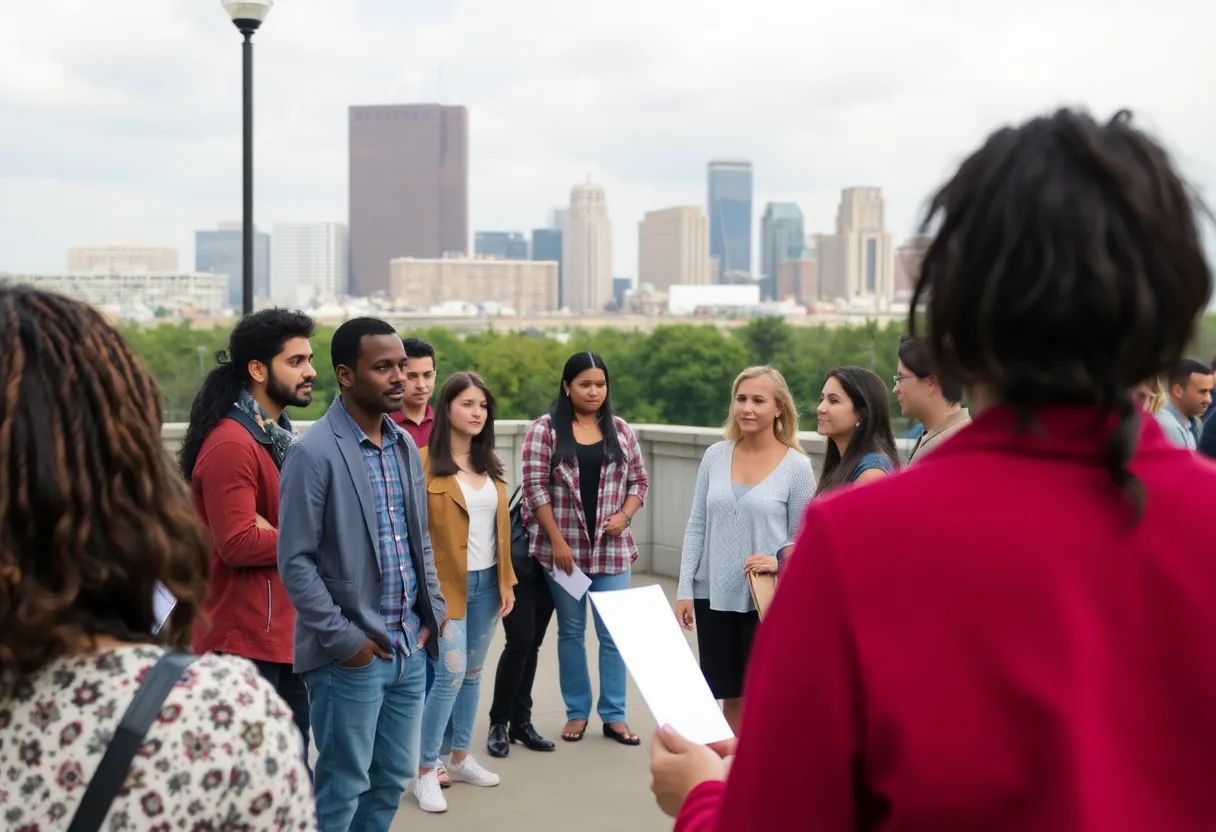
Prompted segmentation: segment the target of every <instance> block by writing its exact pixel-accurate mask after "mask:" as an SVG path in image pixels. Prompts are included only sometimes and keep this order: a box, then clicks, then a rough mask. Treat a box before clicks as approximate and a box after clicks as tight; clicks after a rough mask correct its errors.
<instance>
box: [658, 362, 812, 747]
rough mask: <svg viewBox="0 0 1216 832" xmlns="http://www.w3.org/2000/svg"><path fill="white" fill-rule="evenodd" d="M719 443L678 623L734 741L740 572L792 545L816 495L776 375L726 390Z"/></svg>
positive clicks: (750, 610)
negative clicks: (692, 643) (692, 633)
mask: <svg viewBox="0 0 1216 832" xmlns="http://www.w3.org/2000/svg"><path fill="white" fill-rule="evenodd" d="M725 433H726V439H725V440H723V441H722V442H718V443H717V444H714V445H711V446H710V447H709V448H708V449H706V451H705V456H704V457H703V458H702V459H701V467H700V469H699V470H698V471H697V484H696V490H695V492H694V493H693V501H692V513H691V514H690V515H689V518H688V528H687V530H686V531H685V532H684V551H683V554H682V556H681V558H680V585H679V591H678V593H677V595H676V598H677V601H676V616H677V617H678V618H679V619H680V624H681V625H683V626H684V628H685V629H689V630H691V629H693V626H694V623H695V625H696V631H697V645H698V649H699V652H700V656H701V672H702V673H704V674H705V680H706V681H707V682H708V683H709V687H710V690H712V691H713V692H714V696H715V697H716V698H718V699H721V700H722V706H723V711H724V712H725V714H726V719H727V722H729V723H730V726H731V728H732V729H733V730H735V731H736V732H737V731H738V729H739V721H740V717H741V714H742V712H743V677H744V674H745V673H746V670H747V659H748V655H749V653H750V651H751V643H752V637H753V636H754V635H755V632H756V624H757V623H758V621H759V616H758V615H757V613H756V608H755V605H754V604H753V603H752V597H751V592H750V590H749V589H748V580H747V572H748V571H749V570H751V569H752V568H753V566H754V565H755V564H756V563H757V561H758V560H759V559H765V560H771V558H770V556H769V555H767V554H760V553H767V552H772V551H775V550H776V549H777V548H778V547H779V546H781V545H782V544H783V543H785V542H786V541H787V540H792V539H793V538H794V535H795V532H796V531H797V529H798V523H799V521H800V520H801V518H802V512H803V510H804V509H805V508H806V504H807V503H808V502H809V501H810V499H811V496H812V495H813V494H814V493H815V474H814V471H813V469H812V467H811V461H810V459H809V458H808V457H807V456H806V454H805V453H803V451H802V448H801V446H800V445H799V444H798V410H797V408H795V406H794V399H793V397H792V396H791V395H790V390H789V387H788V386H787V385H786V383H785V379H784V378H783V377H782V376H781V373H779V372H777V371H776V370H774V369H773V368H772V367H749V368H747V369H746V370H744V371H743V372H741V373H740V374H739V376H738V378H736V379H735V383H734V386H733V387H732V389H731V406H730V417H729V418H728V419H727V421H726V426H725Z"/></svg>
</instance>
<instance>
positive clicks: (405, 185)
mask: <svg viewBox="0 0 1216 832" xmlns="http://www.w3.org/2000/svg"><path fill="white" fill-rule="evenodd" d="M468 246H469V116H468V111H467V110H466V109H465V108H464V107H444V106H441V105H439V104H387V105H378V106H370V107H351V108H350V294H351V295H353V296H357V297H366V296H369V295H372V294H375V293H377V292H385V291H388V289H389V286H390V282H389V279H390V269H389V262H390V261H392V260H393V259H394V258H397V257H422V258H438V257H443V256H445V255H449V254H453V253H456V254H465V253H467V252H468Z"/></svg>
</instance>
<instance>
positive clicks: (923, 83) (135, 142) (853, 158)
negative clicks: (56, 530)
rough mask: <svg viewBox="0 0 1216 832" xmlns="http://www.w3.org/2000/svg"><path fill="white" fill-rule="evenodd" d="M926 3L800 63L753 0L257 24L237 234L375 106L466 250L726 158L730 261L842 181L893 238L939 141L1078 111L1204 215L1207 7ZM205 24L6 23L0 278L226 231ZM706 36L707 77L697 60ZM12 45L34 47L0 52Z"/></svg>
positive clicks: (677, 183) (218, 110) (325, 216)
mask: <svg viewBox="0 0 1216 832" xmlns="http://www.w3.org/2000/svg"><path fill="white" fill-rule="evenodd" d="M947 5H948V4H945V3H944V2H928V3H927V4H923V5H921V6H918V7H917V8H916V9H915V10H914V11H911V10H910V11H907V12H903V11H899V10H896V9H894V8H891V9H883V8H882V4H873V3H871V4H863V6H865V8H863V7H862V6H855V7H850V8H849V9H845V10H842V12H841V15H840V20H835V19H834V20H833V33H832V36H831V37H822V38H818V39H816V41H815V44H816V45H815V48H814V49H808V48H806V47H807V41H806V32H807V31H822V21H821V20H819V19H818V16H817V15H816V13H815V12H814V10H813V9H801V8H799V9H794V10H790V9H788V8H787V7H786V5H785V4H780V5H779V4H778V3H777V2H776V0H757V2H756V3H754V4H752V5H751V6H749V7H748V13H747V15H734V16H726V17H724V16H722V15H719V14H718V11H719V10H720V9H719V6H720V7H721V9H726V8H728V7H727V6H726V5H725V4H719V3H714V2H710V3H708V4H706V3H698V4H692V3H689V2H685V0H669V2H667V3H664V4H651V6H648V7H647V17H646V24H645V25H641V24H640V23H638V21H637V20H632V22H631V20H630V19H627V18H629V16H628V15H606V16H605V15H602V14H594V15H584V14H582V13H581V12H578V11H577V10H574V9H572V8H570V7H568V6H565V5H562V4H558V3H555V2H541V0H529V1H528V2H522V3H517V4H508V5H497V4H491V3H488V2H484V0H483V1H481V2H460V3H455V4H453V5H451V6H450V7H444V8H442V9H439V8H415V7H409V8H403V7H402V6H401V5H400V4H394V3H389V2H387V0H352V2H351V3H350V4H348V5H347V6H344V7H343V9H342V10H340V11H339V10H337V9H334V8H332V7H327V6H324V5H323V4H295V5H280V6H279V7H277V8H276V11H275V15H274V16H273V17H272V18H271V19H270V20H269V21H268V23H267V25H266V27H265V30H264V31H263V32H261V33H260V34H259V38H258V45H257V52H258V58H257V60H258V72H257V76H256V78H255V83H256V85H257V93H256V99H255V102H256V114H255V129H256V136H257V147H256V156H255V158H256V165H257V182H256V187H255V198H256V212H255V217H256V220H257V223H258V225H259V227H260V228H263V229H269V228H271V227H273V226H274V225H275V224H276V223H280V222H291V221H336V222H343V221H345V220H346V218H347V215H348V206H347V197H346V189H347V187H348V183H347V148H346V127H347V123H346V117H345V115H346V108H347V107H348V106H350V105H356V104H362V103H377V102H382V103H414V102H419V103H425V102H439V103H441V104H445V105H447V104H452V105H461V106H465V107H467V108H468V112H469V131H470V132H469V148H470V160H469V183H470V184H469V236H470V238H471V234H472V232H473V231H474V230H496V229H508V230H516V229H518V230H521V231H525V232H526V231H527V230H529V229H533V228H538V227H541V226H543V225H544V224H545V223H546V221H547V216H548V212H549V210H550V209H551V208H552V207H553V206H554V205H558V204H561V203H562V202H563V201H564V199H565V195H566V194H568V193H569V188H570V187H571V185H572V184H573V183H576V182H579V181H584V180H585V179H586V177H587V176H588V175H590V176H591V177H592V178H593V179H594V180H595V181H596V182H599V183H601V184H602V185H603V186H604V188H605V190H606V192H607V194H608V197H609V199H610V201H611V203H612V215H613V220H614V223H615V224H617V225H618V226H619V227H621V228H627V227H631V226H632V225H633V224H634V223H636V222H638V221H639V220H640V219H641V218H642V216H643V215H644V214H645V213H646V212H647V211H649V210H654V209H656V208H660V207H663V206H667V205H682V204H703V203H704V192H705V179H704V175H705V174H704V172H705V165H706V163H707V162H708V161H709V160H711V159H714V158H719V157H736V156H737V157H742V158H745V159H748V160H750V161H751V162H752V163H753V165H754V170H755V189H754V203H753V205H754V207H753V221H752V223H751V233H752V236H753V241H754V242H753V249H757V245H756V241H757V240H758V234H759V229H758V215H759V213H760V211H761V210H762V206H763V205H764V204H765V203H768V202H795V203H797V204H798V205H799V206H800V207H801V208H802V210H803V212H804V215H805V225H806V229H807V231H808V232H816V233H828V232H831V231H832V229H833V226H834V223H833V218H834V214H835V210H836V207H837V203H838V199H839V193H840V191H841V190H842V189H844V188H847V187H853V186H866V185H873V186H878V187H881V188H882V189H883V193H884V197H885V198H886V202H887V229H888V231H889V232H890V233H891V234H892V235H893V237H894V239H895V240H896V242H897V243H898V242H900V241H902V240H904V239H907V238H908V237H910V236H912V234H913V233H914V232H915V228H916V226H915V218H916V215H917V212H918V209H919V208H920V207H921V205H922V204H923V201H924V200H925V198H926V197H927V196H928V195H929V193H930V192H931V190H932V189H933V187H935V186H936V185H937V184H939V183H940V181H941V179H942V177H943V176H944V175H945V174H946V173H947V172H948V171H949V170H950V169H951V168H952V166H953V165H955V164H957V162H958V161H959V160H960V154H961V153H962V152H963V151H964V150H965V149H966V148H967V147H969V146H971V145H973V144H974V143H975V142H976V141H978V140H979V139H980V138H981V137H982V136H983V135H984V134H986V133H987V132H990V131H991V130H992V129H994V128H995V127H997V126H999V125H1000V124H1002V123H1005V122H1008V121H1012V120H1017V119H1021V118H1023V117H1025V116H1027V115H1030V114H1033V113H1035V112H1040V111H1043V110H1046V109H1050V108H1052V107H1055V106H1059V105H1061V104H1076V103H1081V104H1085V105H1087V106H1089V107H1090V108H1091V109H1092V110H1093V111H1094V113H1095V114H1096V115H1097V116H1099V117H1106V116H1108V115H1110V113H1111V112H1113V111H1114V110H1115V109H1117V108H1119V107H1122V106H1129V107H1131V108H1132V109H1133V110H1134V111H1136V112H1137V114H1138V116H1139V117H1140V121H1141V123H1143V124H1144V125H1145V126H1147V127H1149V128H1150V129H1152V130H1153V131H1154V132H1156V133H1157V134H1158V135H1160V136H1161V137H1162V138H1163V139H1164V140H1165V142H1166V143H1167V145H1168V146H1169V147H1170V149H1171V150H1172V151H1173V152H1174V153H1175V155H1176V157H1177V158H1178V160H1179V162H1180V165H1181V167H1182V169H1183V171H1184V172H1185V173H1186V174H1187V175H1188V176H1189V177H1190V178H1191V179H1192V180H1193V181H1194V183H1195V184H1196V185H1197V186H1198V188H1199V189H1200V191H1201V192H1204V193H1206V194H1207V196H1208V199H1209V201H1216V197H1213V193H1216V116H1214V115H1213V114H1212V113H1210V112H1208V110H1207V108H1202V107H1195V106H1194V100H1195V95H1196V93H1197V92H1201V91H1205V90H1206V89H1207V88H1209V87H1210V86H1211V83H1212V82H1213V81H1216V66H1214V65H1213V64H1212V62H1210V61H1208V60H1206V58H1205V57H1204V56H1205V55H1206V44H1205V42H1204V33H1205V32H1208V31H1211V29H1212V27H1213V26H1214V25H1216V9H1213V8H1212V7H1209V6H1207V5H1205V4H1201V3H1197V2H1183V0H1174V2H1166V3H1165V4H1164V5H1163V6H1162V7H1161V8H1158V9H1155V10H1153V11H1152V12H1147V11H1146V12H1143V13H1138V12H1137V11H1136V10H1135V9H1133V8H1131V7H1130V6H1126V5H1118V4H1115V5H1113V6H1112V7H1111V8H1109V9H1104V11H1103V13H1102V16H1101V25H1094V24H1095V18H1094V17H1093V9H1092V7H1091V6H1090V5H1089V4H1087V3H1083V2H1080V1H1079V0H1072V1H1071V2H1065V3H1063V4H1061V5H1054V6H1051V7H1050V8H1049V7H1048V6H1046V5H1042V4H1031V5H1030V6H1029V7H1025V8H1023V7H1018V8H1011V7H1007V5H1003V4H996V3H982V2H981V3H975V4H971V5H970V6H969V7H968V11H967V13H966V14H961V15H960V14H957V13H955V12H953V11H951V9H949V8H947ZM69 6H71V8H72V12H71V13H70V14H69V13H67V9H68V8H69ZM216 6H217V8H211V7H210V4H205V3H204V4H195V3H189V2H186V0H166V2H164V3H160V4H154V5H153V6H152V7H149V9H148V10H147V14H146V16H145V17H144V18H143V19H142V21H141V26H142V28H143V29H144V30H145V31H146V32H147V33H148V35H149V36H148V37H147V38H141V39H137V40H138V42H128V41H129V40H130V39H128V38H125V37H124V36H123V35H122V30H119V29H118V28H117V27H118V26H119V25H123V21H121V20H120V19H119V18H115V17H114V16H113V15H111V14H109V12H108V10H107V9H106V8H104V7H97V8H93V7H89V6H86V7H79V6H76V5H74V4H68V3H65V2H63V0H47V2H44V3H38V4H23V5H21V6H18V7H16V8H15V9H14V10H12V11H10V12H8V13H7V15H8V17H7V19H8V20H9V21H11V22H12V24H13V25H11V26H6V27H5V31H4V32H0V47H4V48H0V77H3V78H6V79H7V80H6V81H5V82H3V83H0V113H3V114H4V116H5V122H6V126H7V129H6V131H5V135H4V136H2V137H0V179H3V180H4V182H3V186H0V269H4V270H9V271H14V272H16V271H52V270H58V269H61V268H62V257H63V252H64V250H65V249H66V248H67V247H69V246H71V245H79V244H90V243H104V242H106V241H109V240H114V239H129V238H138V239H142V240H145V241H147V242H148V243H151V244H156V245H167V246H172V247H174V248H177V249H178V250H179V251H180V253H181V257H182V262H183V263H187V264H188V263H190V262H193V260H194V252H193V250H192V237H193V233H194V231H195V230H197V229H202V228H208V227H213V226H214V223H215V222H216V221H217V220H218V219H226V218H231V217H234V216H237V215H239V208H240V129H239V110H240V108H239V98H240V96H239V89H240V87H239V79H240V60H239V46H238V44H236V43H234V42H233V37H232V33H231V24H230V23H229V22H228V21H227V19H226V18H225V16H224V15H223V14H222V11H221V10H219V9H218V4H216ZM778 9H779V10H780V11H781V13H782V17H781V19H782V20H783V25H782V26H781V27H777V28H776V29H774V28H773V27H772V26H771V25H769V21H771V19H773V14H772V13H773V12H774V11H777V10H778ZM876 10H880V11H881V14H880V15H879V19H878V20H877V21H876V19H875V15H874V12H875V11H876ZM618 18H620V19H618ZM725 19H730V21H731V22H730V34H729V42H730V43H731V44H732V55H733V56H734V57H733V58H732V60H731V61H727V62H722V61H719V60H715V59H714V58H713V55H715V54H716V53H717V52H716V51H717V50H718V49H719V48H720V45H721V43H722V42H723V41H722V40H721V39H722V37H725V36H726V32H725V30H723V29H722V28H721V27H722V26H723V25H724V24H722V23H719V22H717V21H719V20H725ZM521 20H539V21H543V25H539V26H520V25H519V21H521ZM28 31H40V32H43V33H44V37H42V38H40V39H38V40H37V41H36V42H35V41H28V39H22V38H19V37H18V34H19V33H21V32H28ZM504 32H510V33H511V37H510V38H504V37H503V33H504ZM554 32H561V33H562V35H561V37H554V36H553V33H554ZM676 32H678V33H679V36H678V37H675V34H674V33H676ZM863 37H864V38H865V40H866V43H867V48H866V49H865V50H859V49H857V42H858V38H863ZM120 41H121V42H123V43H124V48H123V49H122V50H121V51H120V52H115V51H114V50H113V49H112V48H111V47H110V44H112V43H114V42H120ZM508 44H509V45H510V47H509V48H508ZM677 44H678V45H677ZM716 44H717V45H716ZM319 49H323V50H324V52H325V54H326V55H327V59H326V61H324V62H318V61H317V60H316V55H317V53H318V50H319ZM875 54H881V55H883V60H882V61H881V62H875V61H874V59H873V55H875ZM622 55H626V56H628V57H629V60H627V61H622V60H620V57H621V56H622ZM402 56H405V57H404V59H403V58H402ZM610 56H611V58H612V59H611V60H609V57H610ZM926 56H933V57H932V59H930V58H928V57H926ZM149 67H155V70H156V71H155V72H149ZM693 67H695V69H694V68H693ZM5 69H7V70H9V71H8V72H4V71H3V70H5ZM943 91H948V92H947V93H946V94H943ZM555 101H556V102H560V103H559V106H554V105H553V102H555ZM723 114H727V115H723ZM910 125H914V126H915V129H909V127H910ZM639 137H643V138H642V140H639ZM99 206H104V207H101V208H100V209H99ZM1213 237H1216V235H1213V234H1212V233H1211V230H1210V229H1209V231H1208V241H1209V251H1210V250H1211V249H1212V246H1211V243H1212V238H1213ZM471 244H472V240H471V239H469V241H468V243H467V245H471ZM613 249H614V251H613V255H614V256H613V262H614V263H615V264H618V265H617V268H616V271H617V272H618V273H628V272H629V271H632V270H633V268H634V267H633V264H635V263H636V262H637V250H636V249H637V239H636V235H635V234H617V235H614V240H613ZM755 261H756V257H755V255H754V253H753V263H752V272H753V273H756V272H757V270H758V263H757V262H755Z"/></svg>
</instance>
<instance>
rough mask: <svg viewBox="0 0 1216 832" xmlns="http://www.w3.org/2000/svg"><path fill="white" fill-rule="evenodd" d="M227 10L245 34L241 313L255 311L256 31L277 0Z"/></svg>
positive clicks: (247, 0) (243, 2) (233, 3)
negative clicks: (254, 122)
mask: <svg viewBox="0 0 1216 832" xmlns="http://www.w3.org/2000/svg"><path fill="white" fill-rule="evenodd" d="M220 2H221V3H222V4H223V6H224V11H226V12H228V16H229V17H230V18H232V22H233V23H234V24H235V25H236V28H237V29H239V30H240V33H241V34H242V35H244V36H245V44H244V46H243V47H242V53H243V58H244V69H243V72H242V75H243V86H244V95H243V99H244V116H243V119H242V121H243V123H244V140H243V144H244V156H245V164H244V189H243V190H244V221H243V223H242V239H241V244H242V258H241V261H242V264H243V268H242V275H241V314H242V315H248V314H249V313H251V312H252V311H253V33H254V32H256V31H257V30H258V27H260V26H261V25H262V22H263V21H265V20H266V15H268V14H270V8H271V6H273V5H274V0H220Z"/></svg>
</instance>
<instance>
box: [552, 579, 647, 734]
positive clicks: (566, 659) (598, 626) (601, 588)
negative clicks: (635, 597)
mask: <svg viewBox="0 0 1216 832" xmlns="http://www.w3.org/2000/svg"><path fill="white" fill-rule="evenodd" d="M629 572H630V571H629V570H628V569H627V570H625V571H624V572H621V573H620V574H619V575H590V576H588V577H590V578H591V589H590V590H589V591H590V592H612V591H615V590H618V589H629ZM545 579H546V580H547V581H548V582H549V592H550V593H552V595H553V606H554V608H555V609H556V610H557V674H558V680H559V682H560V684H561V688H562V699H564V700H565V702H566V719H586V718H587V717H589V716H590V715H591V675H590V673H589V672H588V670H587V642H586V636H587V604H589V603H590V599H588V598H587V596H586V595H584V596H583V597H582V598H580V599H579V600H577V601H575V600H574V598H573V597H572V596H571V595H570V593H569V592H566V590H564V589H562V588H561V587H560V586H558V585H557V582H556V581H554V580H553V576H552V575H549V574H546V576H545ZM592 613H593V614H594V616H595V634H596V636H597V637H598V638H599V642H600V700H599V703H598V704H597V705H596V711H597V712H598V713H599V715H600V719H602V720H604V722H624V721H625V662H624V661H623V660H622V659H621V654H620V653H619V652H617V649H616V644H615V643H613V641H612V636H610V635H609V634H608V628H607V627H605V626H604V622H603V621H601V620H600V614H599V613H598V612H595V611H594V610H592Z"/></svg>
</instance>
